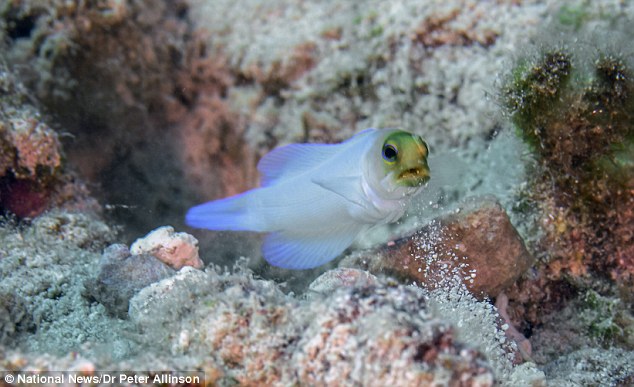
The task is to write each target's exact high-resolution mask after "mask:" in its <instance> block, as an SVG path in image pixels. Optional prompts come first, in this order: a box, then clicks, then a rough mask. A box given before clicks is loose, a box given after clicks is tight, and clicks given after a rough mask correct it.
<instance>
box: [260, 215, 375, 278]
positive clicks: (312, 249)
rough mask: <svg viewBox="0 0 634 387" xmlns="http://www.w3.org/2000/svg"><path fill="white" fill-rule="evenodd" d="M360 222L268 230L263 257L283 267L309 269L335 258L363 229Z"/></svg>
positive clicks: (263, 246)
mask: <svg viewBox="0 0 634 387" xmlns="http://www.w3.org/2000/svg"><path fill="white" fill-rule="evenodd" d="M363 227H364V226H362V225H356V224H348V225H343V226H334V227H330V228H328V229H324V230H323V232H320V231H321V230H311V231H312V233H310V234H309V233H291V232H286V231H280V232H274V233H271V234H268V235H267V236H266V238H265V239H264V244H263V245H262V251H263V253H264V259H266V261H267V262H268V263H270V264H271V265H273V266H277V267H281V268H284V269H294V270H300V269H311V268H313V267H317V266H321V265H323V264H325V263H327V262H329V261H332V260H333V259H335V258H336V257H337V256H338V255H339V254H341V253H342V252H343V251H344V250H345V249H346V248H347V247H349V246H350V245H351V244H352V242H353V241H354V239H355V238H356V237H357V235H359V233H360V232H361V231H362V230H363Z"/></svg>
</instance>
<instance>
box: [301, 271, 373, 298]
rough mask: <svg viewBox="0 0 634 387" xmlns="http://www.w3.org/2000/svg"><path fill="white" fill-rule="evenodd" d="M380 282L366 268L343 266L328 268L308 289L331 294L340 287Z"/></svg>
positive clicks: (369, 284)
mask: <svg viewBox="0 0 634 387" xmlns="http://www.w3.org/2000/svg"><path fill="white" fill-rule="evenodd" d="M378 283H379V281H378V279H377V278H376V277H375V276H374V275H372V274H370V273H368V272H367V271H365V270H359V269H352V268H347V267H342V268H337V269H333V270H328V271H327V272H325V273H324V274H322V275H320V276H319V277H317V278H316V279H315V280H314V281H313V282H311V284H310V285H309V286H308V290H309V291H310V292H313V293H318V294H329V293H332V292H334V291H335V290H337V289H338V288H344V287H346V288H347V287H350V288H352V287H357V288H359V287H366V286H376V285H377V284H378Z"/></svg>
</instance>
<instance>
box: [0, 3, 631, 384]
mask: <svg viewBox="0 0 634 387" xmlns="http://www.w3.org/2000/svg"><path fill="white" fill-rule="evenodd" d="M562 6H563V7H562ZM633 14H634V4H632V3H631V2H622V1H618V0H607V1H602V2H588V1H585V0H578V1H576V0H575V1H572V2H566V4H562V2H560V1H558V0H543V1H542V0H535V1H524V2H518V1H504V0H501V1H493V2H475V1H472V0H450V1H447V2H444V3H442V4H440V3H438V2H433V3H432V2H420V1H417V0H401V1H398V2H385V1H379V0H368V1H366V2H364V3H363V4H362V5H360V4H357V3H353V2H343V1H334V2H332V1H311V2H293V1H288V0H270V1H267V2H261V1H258V0H238V1H235V0H217V1H214V2H208V1H202V0H200V1H199V0H190V1H184V0H183V1H180V0H179V1H175V2H174V1H172V2H170V1H166V0H140V1H136V0H134V1H133V0H122V1H102V2H68V1H64V0H46V1H34V0H33V1H31V0H25V1H4V2H0V48H1V49H0V57H1V59H2V61H6V62H7V64H8V67H5V66H4V65H3V67H0V148H1V149H0V150H1V152H0V207H1V210H2V212H3V213H5V214H7V215H8V216H7V217H5V218H2V219H1V220H0V370H2V371H5V370H13V371H25V370H76V371H78V372H81V373H85V374H90V373H93V372H95V370H107V369H111V370H115V369H117V370H141V369H142V370H146V371H144V372H154V371H152V370H188V369H189V370H191V369H196V370H202V371H204V372H205V377H206V380H205V382H206V383H208V384H210V385H235V384H246V385H255V384H258V385H259V384H267V385H301V384H314V385H327V384H328V385H329V384H336V383H341V384H355V383H356V384H369V385H373V384H377V385H378V384H380V385H385V384H394V385H401V384H405V385H408V384H413V383H416V382H420V384H424V383H427V382H437V383H438V384H456V385H459V384H473V385H493V384H495V385H508V386H542V385H545V384H546V383H552V384H554V385H583V384H601V383H609V384H615V385H619V384H621V385H628V384H631V383H632V380H633V376H632V375H634V369H633V368H632V364H634V362H633V361H632V351H631V349H632V332H633V330H632V316H631V303H632V298H631V287H632V286H631V285H632V284H631V274H632V262H631V257H632V256H634V254H632V243H631V242H632V239H631V230H632V229H634V227H633V226H632V216H631V215H632V208H634V207H632V201H631V200H632V199H631V198H632V196H633V195H632V180H631V177H632V148H633V146H632V143H633V140H632V138H631V137H632V134H631V125H628V122H631V121H632V102H631V93H632V84H631V82H632V80H631V79H632V78H631V77H632V74H631V71H632V70H631V69H632V65H631V63H630V62H631V58H629V57H628V56H627V53H625V54H621V53H620V52H619V50H612V49H610V48H605V49H601V50H600V53H599V55H595V54H596V53H595V52H592V55H591V56H590V58H591V59H590V60H584V58H588V57H589V56H588V55H587V54H588V53H589V52H590V51H592V50H593V49H592V48H590V49H587V48H585V49H584V48H580V47H581V46H585V47H592V46H593V42H590V44H581V43H579V42H569V43H568V44H562V45H555V46H553V45H552V44H550V45H544V47H543V48H540V49H538V50H536V51H538V52H537V53H536V54H535V55H533V56H532V58H533V59H530V58H531V54H528V58H529V59H527V60H525V61H522V60H519V61H518V62H516V64H517V66H509V63H508V61H509V59H508V58H509V57H511V56H518V57H526V56H527V55H526V52H525V51H526V48H525V47H526V45H525V43H526V42H528V41H530V40H531V39H533V38H534V37H535V36H537V35H539V34H544V31H546V34H548V31H547V29H545V28H544V26H545V23H544V21H545V20H547V19H549V18H551V19H553V20H556V21H557V20H558V21H560V22H561V23H564V24H566V25H568V26H569V27H570V28H571V30H572V31H574V33H575V34H577V33H579V36H581V37H583V36H584V35H583V34H582V32H583V31H584V30H588V29H590V30H591V31H592V30H593V29H594V31H602V30H603V31H608V32H606V34H607V35H608V36H612V35H611V34H613V32H614V30H616V29H617V28H616V27H614V26H619V20H621V21H622V20H631V15H633ZM613 27H614V28H613ZM625 33H626V34H627V29H626V30H625ZM557 36H559V35H557ZM628 36H629V35H628ZM548 37H549V40H552V39H550V38H552V35H549V36H548ZM581 40H583V38H582V39H581ZM606 40H609V41H611V42H613V45H614V46H618V45H619V44H620V43H619V41H617V40H614V39H606ZM624 42H626V43H627V39H625V40H624ZM626 43H624V44H620V45H621V46H623V47H626V46H627V47H629V46H628V45H627V44H629V43H627V44H626ZM508 67H515V70H514V71H513V73H512V74H511V75H510V76H509V79H510V81H509V82H508V83H507V85H510V86H509V87H506V88H503V89H502V93H501V94H502V95H503V98H502V100H503V105H505V106H506V109H507V113H508V114H509V115H510V116H511V120H512V121H513V123H514V125H516V126H518V127H520V128H522V130H520V131H519V133H520V136H519V137H521V138H523V139H524V140H525V144H521V143H518V142H517V141H515V139H514V137H513V136H512V135H511V134H512V133H509V132H510V131H508V130H505V127H506V126H507V122H506V120H505V117H503V116H502V114H499V113H498V110H499V107H498V106H496V103H495V102H496V101H493V100H492V99H488V98H485V94H486V93H487V92H490V91H492V90H494V89H495V86H494V81H495V80H494V76H495V74H498V73H500V72H502V71H505V69H507V68H508ZM18 80H19V81H18ZM21 82H22V83H23V84H24V85H25V86H26V87H23V86H22V85H21ZM372 126H379V127H387V126H400V127H403V128H406V129H408V130H412V131H414V132H416V133H417V134H420V135H422V136H424V137H425V138H426V140H427V141H428V143H429V144H430V146H431V149H432V155H433V156H438V158H437V159H435V160H436V161H435V164H434V163H432V161H431V158H430V165H431V167H432V175H433V177H432V181H431V182H430V184H431V183H434V182H436V184H437V185H439V187H428V188H429V191H432V188H434V189H437V191H438V192H434V193H433V194H428V195H427V196H423V197H421V199H420V200H419V201H418V202H416V203H414V206H413V207H414V208H413V209H412V211H411V212H410V216H409V217H408V218H406V219H404V221H403V222H402V223H401V224H399V225H395V226H386V227H380V228H377V229H375V230H373V232H372V233H369V234H368V235H367V236H365V239H364V240H362V241H360V242H359V245H361V246H371V245H376V244H377V242H379V241H380V242H381V243H383V242H385V241H386V240H389V238H390V237H392V236H394V235H410V237H408V238H407V239H402V240H398V241H396V242H395V243H393V244H392V243H390V244H388V246H381V247H379V248H376V249H374V250H370V251H369V252H364V253H361V254H359V253H357V254H355V255H354V256H356V258H354V256H353V257H350V258H349V259H356V261H355V262H356V263H355V265H356V267H361V268H369V269H371V272H368V271H365V270H361V269H354V268H338V269H335V270H331V271H326V272H325V273H323V272H324V271H325V270H327V269H328V268H329V267H322V268H320V269H318V270H314V271H311V272H307V273H297V272H292V273H289V272H283V271H276V270H275V269H270V268H267V267H266V266H263V265H262V264H261V260H258V258H259V257H258V256H257V255H258V254H257V253H256V252H257V251H258V250H257V249H256V247H257V246H256V243H255V242H256V241H257V238H254V237H253V236H252V235H244V234H237V235H232V236H231V235H228V234H223V233H217V234H215V233H209V234H203V233H200V234H196V236H197V238H196V239H198V240H200V256H198V252H197V247H196V242H195V240H194V239H193V238H190V237H188V236H184V235H182V234H179V233H175V232H174V229H172V228H170V227H167V226H166V227H162V228H159V229H157V230H155V232H154V233H151V234H148V235H147V236H146V237H145V239H141V240H139V241H138V242H137V243H136V244H135V245H134V246H133V247H131V250H132V251H128V249H127V248H126V247H125V245H122V244H118V245H113V246H112V247H111V248H109V249H106V251H105V252H103V253H102V251H101V249H102V248H103V247H104V246H107V245H110V244H112V243H122V242H123V243H126V244H129V243H130V242H131V241H133V240H134V239H136V238H137V237H139V236H140V235H144V234H145V233H146V232H147V230H151V229H156V228H157V226H158V225H163V224H173V225H174V226H175V227H174V228H175V229H176V230H179V229H180V228H181V226H182V223H181V220H182V215H183V213H184V212H185V209H186V208H187V207H188V206H191V205H192V204H194V203H197V202H199V201H202V200H203V199H212V198H218V197H221V196H225V195H228V194H234V193H238V192H240V191H243V190H245V189H247V188H251V187H253V186H254V185H256V183H257V177H256V173H255V165H256V162H257V160H258V157H259V156H261V155H262V154H264V153H265V152H267V151H269V150H270V149H271V148H273V147H274V146H278V145H283V144H286V143H290V142H304V141H306V142H315V141H319V142H333V141H339V140H343V139H345V138H348V137H349V136H350V135H352V134H354V133H356V132H358V131H359V130H362V129H365V128H367V127H372ZM61 144H63V145H64V151H63V152H62V149H61ZM449 149H451V150H452V151H453V153H452V155H458V156H459V157H458V158H459V159H460V160H456V158H453V159H452V158H451V157H450V158H443V157H442V154H443V153H445V152H446V151H448V150H449ZM526 149H528V150H530V151H531V152H532V153H531V154H532V155H533V157H534V158H535V160H536V162H535V163H534V165H532V164H531V162H532V160H530V156H529V154H528V153H525V150H526ZM461 164H466V165H464V166H462V165H461ZM526 165H529V166H530V165H532V169H531V168H528V171H529V172H530V173H531V174H532V175H533V176H535V177H534V178H533V179H532V180H530V181H528V182H527V181H525V175H524V169H525V166H526ZM72 168H76V169H77V170H78V171H79V172H80V175H81V176H82V178H83V179H88V180H89V181H90V182H91V184H92V185H91V188H93V189H96V190H98V191H97V192H99V194H98V196H99V197H100V198H101V199H103V203H105V205H104V207H103V208H104V209H105V210H106V211H107V214H109V215H114V217H115V219H116V220H117V221H118V222H120V223H122V227H115V226H112V225H107V224H106V223H104V221H103V219H101V218H99V217H98V215H96V214H95V212H98V210H99V207H98V206H97V205H96V202H95V201H94V199H92V198H90V195H89V194H88V193H87V192H88V191H87V189H86V188H85V186H84V185H82V183H81V182H80V181H79V179H78V178H77V177H76V176H75V175H74V174H73V172H71V169H72ZM458 169H462V170H461V171H460V173H456V170H458ZM436 179H437V180H436ZM518 188H521V191H520V195H521V196H520V199H521V200H520V201H519V202H518V203H515V201H516V199H517V198H518V197H517V196H515V193H516V189H518ZM482 194H494V195H495V197H496V198H495V200H490V201H489V200H484V201H480V202H476V203H474V204H473V206H472V207H468V208H466V207H457V208H459V209H460V211H459V212H457V213H453V212H452V211H453V210H452V209H453V208H456V207H455V206H456V205H457V203H460V199H462V198H464V197H467V196H474V195H482ZM511 207H513V208H511ZM51 209H52V210H51ZM46 210H51V211H49V212H46ZM70 210H73V211H70ZM438 216H440V218H437V219H436V221H432V222H431V224H428V225H427V226H424V225H425V224H427V223H428V221H430V220H431V219H433V218H435V217H438ZM551 216H552V217H551ZM532 219H538V221H539V222H538V223H537V224H534V223H533V222H532ZM115 229H118V230H121V231H122V232H123V234H120V235H119V236H118V237H117V236H115ZM417 229H418V230H422V231H423V232H422V233H417V234H414V235H413V236H412V234H411V233H412V230H417ZM516 230H517V231H516ZM157 239H158V241H157ZM522 239H524V240H526V241H527V242H528V243H527V246H528V249H529V251H531V253H534V255H535V256H536V257H537V258H538V262H537V264H536V265H535V266H533V267H530V268H529V266H530V265H531V259H532V258H531V254H528V253H527V250H526V248H525V247H524V242H523V241H522ZM172 243H175V245H173V244H172ZM357 247H358V246H357ZM493 247H497V248H493ZM410 249H411V250H410ZM181 252H182V253H183V254H182V255H181ZM434 254H436V256H435V257H434ZM241 255H245V256H251V257H253V258H255V259H251V260H250V261H249V263H248V265H249V266H250V267H252V268H254V270H255V272H253V271H251V270H249V269H246V265H247V263H246V261H240V263H239V266H238V267H236V268H234V269H233V270H229V269H227V268H222V267H219V266H214V265H213V264H211V265H210V263H217V264H221V265H222V264H228V263H229V262H231V263H233V262H234V261H235V260H236V258H237V257H239V256H241ZM377 256H382V257H383V258H382V260H379V259H378V258H377ZM386 256H390V257H392V258H388V259H387V260H386ZM361 257H363V258H361ZM467 257H468V259H467ZM476 257H477V259H476ZM200 258H203V259H205V261H206V263H207V267H206V269H205V270H201V269H202V268H203V266H204V265H203V263H202V261H201V259H200ZM454 258H457V259H456V260H454ZM463 258H465V259H463ZM390 259H391V260H392V261H390ZM439 259H441V260H439ZM363 260H365V263H364V262H363ZM446 260H448V261H449V262H448V263H449V264H448V265H447V267H446V268H442V267H440V269H441V270H439V271H436V270H435V268H437V267H439V266H440V265H442V263H443V261H446ZM510 262H514V263H515V265H509V263H510ZM430 263H431V264H430ZM466 264H469V267H467V266H466ZM170 265H171V267H170ZM189 265H191V266H189ZM434 265H436V266H434ZM452 265H455V266H452ZM192 266H194V267H192ZM405 266H407V268H405ZM195 267H198V268H201V269H196V268H195ZM332 267H333V266H330V268H332ZM527 268H528V270H527ZM454 269H457V271H456V270H454ZM177 270H178V271H177ZM419 270H420V272H419ZM471 270H475V272H472V271H471ZM441 272H442V273H443V275H446V276H439V275H438V274H440V273H441ZM322 273H323V275H322V276H320V277H319V278H317V279H316V280H314V281H313V279H314V278H315V277H316V276H317V275H319V274H322ZM455 274H458V276H455ZM472 274H475V278H474V277H473V276H472ZM386 275H394V277H395V278H389V277H386ZM272 279H274V281H273V280H272ZM425 280H426V281H428V282H429V281H432V280H433V281H436V280H439V281H438V283H435V282H433V283H432V284H431V285H432V286H428V287H426V288H423V287H421V286H419V285H420V282H422V281H425ZM472 280H473V282H472ZM414 281H416V285H412V282H414ZM628 281H629V284H628ZM617 282H623V283H625V286H623V285H621V284H620V283H617ZM469 289H470V290H469ZM476 296H477V297H476ZM487 296H488V297H495V299H488V298H486V297H487ZM482 298H484V299H482ZM494 305H495V306H494ZM527 338H528V341H527V340H526V339H527ZM528 343H530V344H531V346H532V353H529V351H528V349H530V348H529V347H527V346H525V344H528ZM522 351H523V352H522ZM519 355H522V356H519ZM526 355H530V356H526ZM527 360H528V361H527ZM522 362H523V363H522ZM519 363H521V364H519ZM538 367H539V368H538ZM148 370H149V371H148Z"/></svg>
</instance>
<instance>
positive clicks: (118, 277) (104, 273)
mask: <svg viewBox="0 0 634 387" xmlns="http://www.w3.org/2000/svg"><path fill="white" fill-rule="evenodd" d="M99 264H100V266H101V268H100V270H99V275H98V277H97V279H96V280H95V281H94V282H92V281H90V282H89V281H87V282H86V283H85V285H84V286H85V288H86V293H87V295H89V296H91V297H92V298H94V299H95V300H97V301H98V302H100V303H101V304H103V305H104V306H105V307H106V309H107V310H108V312H110V313H111V314H113V315H115V316H118V317H122V318H123V317H125V316H127V313H128V305H129V302H130V299H131V298H132V297H133V296H134V295H135V294H136V293H137V292H138V291H139V290H141V289H143V288H144V287H146V286H148V285H150V284H152V283H154V282H157V281H160V280H162V279H164V278H167V277H170V276H172V275H173V274H174V273H175V271H174V269H172V268H170V267H169V266H167V265H166V264H164V263H163V262H161V261H159V260H158V259H157V258H156V257H154V256H153V255H150V254H139V255H131V254H130V251H129V250H128V248H127V247H126V246H125V245H119V244H115V245H111V246H109V247H108V248H106V250H105V251H104V253H103V255H102V257H101V262H100V263H99Z"/></svg>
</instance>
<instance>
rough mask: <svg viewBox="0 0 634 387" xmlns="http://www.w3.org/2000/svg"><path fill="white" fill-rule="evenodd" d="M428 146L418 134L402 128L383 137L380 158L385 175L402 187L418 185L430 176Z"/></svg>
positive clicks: (425, 181)
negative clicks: (391, 177)
mask: <svg viewBox="0 0 634 387" xmlns="http://www.w3.org/2000/svg"><path fill="white" fill-rule="evenodd" d="M428 154H429V148H427V144H426V143H425V141H423V139H422V138H421V137H420V136H417V135H415V134H412V133H408V132H405V131H402V130H398V131H394V132H392V133H390V134H388V136H387V137H386V138H385V140H384V142H383V146H382V147H381V158H382V159H383V167H384V172H385V174H386V175H388V176H389V175H391V176H393V182H394V183H395V184H396V185H398V186H402V187H420V186H422V185H423V184H425V183H427V181H429V178H430V172H429V166H428V165H427V155H428Z"/></svg>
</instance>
